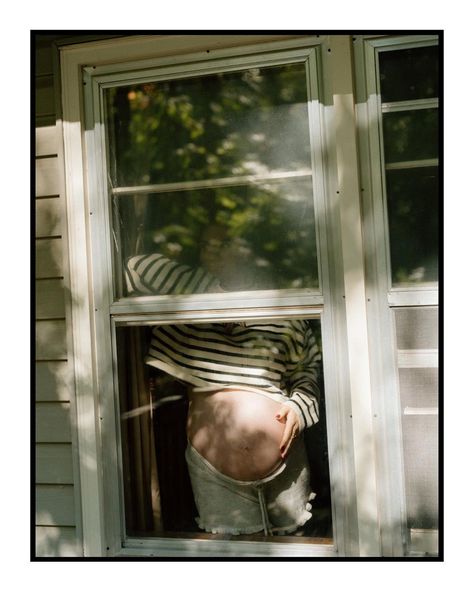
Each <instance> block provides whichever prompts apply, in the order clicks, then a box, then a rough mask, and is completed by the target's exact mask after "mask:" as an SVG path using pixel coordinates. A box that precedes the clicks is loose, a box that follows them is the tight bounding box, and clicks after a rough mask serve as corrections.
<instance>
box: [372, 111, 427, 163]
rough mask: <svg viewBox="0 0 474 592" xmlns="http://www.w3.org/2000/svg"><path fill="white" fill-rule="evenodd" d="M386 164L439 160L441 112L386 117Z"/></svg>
mask: <svg viewBox="0 0 474 592" xmlns="http://www.w3.org/2000/svg"><path fill="white" fill-rule="evenodd" d="M383 138H384V148H385V162H386V163H391V162H403V161H412V160H424V159H428V158H438V110H437V109H418V110H414V111H403V112H395V113H385V114H384V115H383Z"/></svg>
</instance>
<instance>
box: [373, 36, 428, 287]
mask: <svg viewBox="0 0 474 592" xmlns="http://www.w3.org/2000/svg"><path fill="white" fill-rule="evenodd" d="M378 57H379V81H380V87H379V90H380V97H381V108H382V126H383V147H384V162H385V187H386V197H387V215H388V225H389V237H390V268H391V280H392V285H393V286H394V287H397V286H403V285H407V284H408V285H413V284H417V283H430V282H431V283H433V282H436V281H437V280H438V211H439V199H438V153H439V146H438V133H439V130H438V96H439V83H438V64H439V55H438V47H437V45H430V46H422V47H410V48H407V49H392V50H389V51H381V52H380V53H379V55H378Z"/></svg>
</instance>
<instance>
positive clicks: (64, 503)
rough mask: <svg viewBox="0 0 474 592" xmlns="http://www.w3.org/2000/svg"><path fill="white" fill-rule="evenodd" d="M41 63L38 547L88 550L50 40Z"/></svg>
mask: <svg viewBox="0 0 474 592" xmlns="http://www.w3.org/2000/svg"><path fill="white" fill-rule="evenodd" d="M36 68H37V70H36V75H37V76H36V85H35V86H36V95H35V99H36V125H37V127H36V142H35V148H36V183H35V196H36V200H35V214H36V217H35V236H36V258H35V259H36V260H35V263H36V269H35V277H36V282H35V283H36V286H35V288H36V289H35V295H36V298H35V305H36V309H35V318H36V360H37V362H36V374H35V384H36V413H35V420H36V421H35V423H36V428H35V438H36V463H35V469H36V472H35V477H36V526H37V528H36V553H37V555H38V556H46V557H49V556H53V557H54V556H61V557H73V556H81V555H82V543H81V533H80V518H79V516H80V514H79V513H78V501H77V500H76V497H75V496H76V491H75V486H76V485H77V478H76V474H77V470H76V469H75V454H76V452H75V446H74V444H73V435H72V431H71V425H72V422H71V409H72V408H73V405H72V403H71V402H73V401H74V392H73V381H72V375H71V372H70V363H69V357H68V332H69V327H68V324H67V298H66V296H67V287H66V285H65V283H64V275H65V270H64V255H63V253H64V252H65V247H66V244H65V240H64V237H63V227H64V219H65V212H64V190H63V184H64V181H63V175H62V169H63V161H62V147H61V142H60V128H59V129H58V127H57V125H56V119H57V113H56V111H55V109H56V103H57V101H56V97H55V91H54V88H55V84H54V73H53V72H54V64H53V53H52V49H51V44H46V43H42V44H41V45H40V46H39V47H38V48H37V52H36ZM45 124H46V125H45Z"/></svg>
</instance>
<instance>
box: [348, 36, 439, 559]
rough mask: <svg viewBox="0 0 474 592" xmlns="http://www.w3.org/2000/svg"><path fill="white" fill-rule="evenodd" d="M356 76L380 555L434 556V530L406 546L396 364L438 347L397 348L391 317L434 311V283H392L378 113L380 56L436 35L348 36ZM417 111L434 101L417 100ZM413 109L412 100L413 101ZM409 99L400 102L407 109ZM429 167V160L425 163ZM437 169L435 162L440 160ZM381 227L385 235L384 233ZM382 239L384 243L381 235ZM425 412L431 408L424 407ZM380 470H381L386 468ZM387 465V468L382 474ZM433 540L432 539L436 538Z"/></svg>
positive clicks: (424, 357) (414, 363)
mask: <svg viewBox="0 0 474 592" xmlns="http://www.w3.org/2000/svg"><path fill="white" fill-rule="evenodd" d="M353 43H354V56H355V72H356V116H357V129H358V144H359V153H360V162H361V187H362V208H363V219H364V241H365V253H366V259H365V266H366V281H367V297H368V303H369V302H370V304H368V323H369V337H370V360H371V376H372V381H373V384H372V386H373V392H374V393H377V394H378V396H377V397H374V413H375V414H376V415H377V418H378V425H377V430H376V446H377V450H378V451H379V455H378V460H377V462H378V467H377V474H378V475H379V479H378V488H379V489H378V495H379V498H380V500H382V499H383V500H385V503H382V502H381V501H380V503H379V507H380V529H381V537H382V550H383V554H384V555H387V556H390V555H394V556H404V555H407V554H413V555H414V554H416V551H415V550H416V549H418V550H419V554H421V555H423V554H425V553H428V554H430V553H434V554H436V552H437V533H433V532H429V531H426V532H421V531H417V532H416V533H415V534H416V541H415V542H414V544H413V545H412V546H411V548H410V533H409V532H408V529H407V511H406V495H405V482H404V479H405V478H404V476H405V472H404V462H403V440H402V412H403V411H402V409H401V405H400V394H399V393H400V390H399V379H398V373H399V368H400V367H425V368H428V367H436V366H437V350H426V351H421V350H416V351H414V352H411V351H402V350H397V340H396V331H395V318H394V312H395V310H396V308H397V307H413V306H426V307H437V306H438V282H430V283H428V282H427V283H424V284H416V283H413V285H407V286H403V287H393V286H392V278H391V265H390V251H389V229H388V216H387V197H386V189H385V164H384V155H383V140H382V138H383V136H382V113H383V112H385V111H387V110H395V109H396V108H397V106H396V105H395V104H386V105H383V104H382V102H381V97H380V94H379V90H378V89H379V84H378V75H379V71H378V60H377V52H379V51H383V50H386V51H390V50H397V49H409V48H413V47H426V46H428V45H436V44H437V43H438V35H431V34H430V35H393V36H377V35H357V36H354V38H353ZM418 103H419V104H421V103H423V105H422V107H423V108H426V107H427V106H438V100H437V99H436V100H435V99H433V100H431V99H430V100H426V101H419V102H418ZM410 104H411V105H412V104H413V102H410ZM407 105H408V102H406V104H405V105H402V106H407ZM426 164H428V163H426ZM435 164H438V163H437V161H436V163H435ZM381 229H382V230H381ZM381 236H382V238H381ZM426 412H427V413H428V414H431V413H432V410H431V409H428V410H426ZM384 467H385V468H384ZM387 467H389V470H387ZM435 539H436V540H435Z"/></svg>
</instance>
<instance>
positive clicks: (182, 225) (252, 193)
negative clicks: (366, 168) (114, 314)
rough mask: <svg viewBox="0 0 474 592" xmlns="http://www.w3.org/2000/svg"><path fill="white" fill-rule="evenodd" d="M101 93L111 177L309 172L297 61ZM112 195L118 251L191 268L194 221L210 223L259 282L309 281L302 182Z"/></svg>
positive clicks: (166, 179) (120, 181)
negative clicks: (243, 247) (224, 231)
mask: <svg viewBox="0 0 474 592" xmlns="http://www.w3.org/2000/svg"><path fill="white" fill-rule="evenodd" d="M107 93H108V97H107V98H108V105H109V133H110V142H111V149H110V158H109V161H110V170H111V177H112V184H113V185H114V186H137V185H138V186H139V185H148V184H157V185H159V184H165V183H180V182H189V181H208V180H212V179H223V178H229V177H235V176H241V175H267V174H269V173H270V174H271V173H272V172H275V171H301V170H309V169H310V166H311V157H310V145H309V130H308V112H307V91H306V76H305V68H304V65H303V64H292V65H286V66H278V67H270V68H252V69H249V70H245V71H242V72H234V73H225V74H213V75H206V76H201V77H194V78H187V79H186V78H185V79H180V80H170V81H162V82H150V83H145V84H137V85H131V86H126V87H119V88H115V89H109V90H108V91H107ZM210 184H211V183H210ZM115 204H116V207H117V211H118V214H119V219H120V233H119V234H120V239H121V249H122V258H123V259H125V258H126V257H127V256H129V255H133V254H136V253H137V251H138V252H154V251H159V252H161V253H163V254H165V255H168V256H170V257H172V258H177V259H179V260H180V261H182V262H184V263H187V264H190V265H197V264H198V256H199V241H200V236H201V234H202V232H203V230H204V228H205V227H206V226H208V225H209V224H211V223H219V224H223V225H225V226H226V227H227V228H228V229H229V234H230V235H231V236H233V237H240V238H242V239H245V241H247V242H248V244H249V245H250V247H251V249H252V250H253V259H254V261H255V265H256V266H257V269H258V270H260V271H261V272H262V274H263V275H264V276H265V277H266V278H267V286H266V287H268V288H274V287H280V288H300V287H314V286H317V283H318V282H317V265H316V257H315V252H316V239H315V224H314V208H313V198H312V185H311V181H303V180H302V179H301V180H296V179H295V180H280V181H278V182H275V181H273V182H269V181H268V182H267V181H259V182H258V183H257V182H256V181H254V182H253V183H252V184H250V183H247V184H241V185H240V186H226V187H221V186H217V187H214V188H212V189H210V188H209V189H192V188H189V189H186V190H184V188H183V189H182V190H179V191H173V192H166V193H155V194H148V195H144V194H142V195H135V196H132V195H122V196H120V197H116V198H115Z"/></svg>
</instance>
